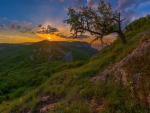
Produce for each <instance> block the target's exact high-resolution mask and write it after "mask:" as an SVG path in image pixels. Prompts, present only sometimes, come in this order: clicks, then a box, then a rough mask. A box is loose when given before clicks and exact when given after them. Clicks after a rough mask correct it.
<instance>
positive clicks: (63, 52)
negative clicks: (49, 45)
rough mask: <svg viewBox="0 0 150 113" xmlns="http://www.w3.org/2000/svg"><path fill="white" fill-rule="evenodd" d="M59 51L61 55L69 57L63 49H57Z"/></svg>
mask: <svg viewBox="0 0 150 113" xmlns="http://www.w3.org/2000/svg"><path fill="white" fill-rule="evenodd" d="M57 50H58V51H59V52H60V53H61V54H63V55H67V53H66V52H65V51H63V50H62V49H61V48H57Z"/></svg>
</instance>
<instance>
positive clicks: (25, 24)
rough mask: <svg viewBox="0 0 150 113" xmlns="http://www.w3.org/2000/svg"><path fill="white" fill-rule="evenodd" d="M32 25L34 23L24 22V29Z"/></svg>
mask: <svg viewBox="0 0 150 113" xmlns="http://www.w3.org/2000/svg"><path fill="white" fill-rule="evenodd" d="M31 24H32V22H27V21H23V24H22V25H23V26H24V27H26V26H29V25H31Z"/></svg>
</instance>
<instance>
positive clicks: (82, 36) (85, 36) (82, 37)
mask: <svg viewBox="0 0 150 113" xmlns="http://www.w3.org/2000/svg"><path fill="white" fill-rule="evenodd" d="M77 38H79V39H84V38H89V36H88V35H78V36H77Z"/></svg>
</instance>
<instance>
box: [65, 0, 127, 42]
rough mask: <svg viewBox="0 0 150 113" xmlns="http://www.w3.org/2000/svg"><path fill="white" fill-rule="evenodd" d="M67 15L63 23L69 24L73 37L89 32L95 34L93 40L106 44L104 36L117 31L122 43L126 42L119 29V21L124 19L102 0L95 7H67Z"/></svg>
mask: <svg viewBox="0 0 150 113" xmlns="http://www.w3.org/2000/svg"><path fill="white" fill-rule="evenodd" d="M68 16H69V19H67V20H65V21H64V23H67V24H69V25H70V26H71V29H70V31H71V32H72V31H73V33H72V37H73V38H77V36H78V35H82V34H84V33H85V32H90V34H91V35H95V36H96V37H95V39H94V40H93V41H96V40H98V39H100V40H101V42H102V43H103V44H106V43H104V42H103V40H102V39H103V37H104V36H106V35H108V34H111V33H118V35H119V37H120V38H121V40H122V42H123V44H125V43H127V41H126V38H125V36H124V33H123V32H122V29H121V23H122V21H123V20H124V19H122V20H121V17H120V12H117V11H112V6H111V5H110V3H108V4H105V3H104V0H100V3H99V5H98V7H97V9H92V8H91V7H88V6H83V7H80V10H79V11H76V10H74V9H73V8H71V7H70V8H68ZM93 41H92V42H93ZM92 42H91V43H92Z"/></svg>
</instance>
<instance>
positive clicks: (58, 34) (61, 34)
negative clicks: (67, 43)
mask: <svg viewBox="0 0 150 113" xmlns="http://www.w3.org/2000/svg"><path fill="white" fill-rule="evenodd" d="M56 36H59V37H61V38H69V37H68V36H66V35H64V34H63V33H57V34H56Z"/></svg>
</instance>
